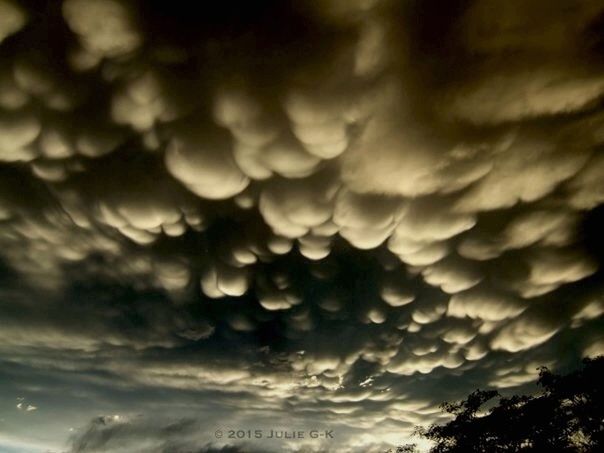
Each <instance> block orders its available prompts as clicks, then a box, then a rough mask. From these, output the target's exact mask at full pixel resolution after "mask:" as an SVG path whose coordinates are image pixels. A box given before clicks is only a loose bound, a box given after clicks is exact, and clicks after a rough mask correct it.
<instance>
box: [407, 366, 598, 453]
mask: <svg viewBox="0 0 604 453" xmlns="http://www.w3.org/2000/svg"><path fill="white" fill-rule="evenodd" d="M602 382H604V357H602V356H600V357H598V358H595V359H584V360H583V367H582V368H581V369H578V370H576V371H574V372H572V373H570V374H567V375H565V376H560V375H556V374H554V373H552V372H551V371H549V370H548V369H547V368H545V367H542V368H540V371H539V379H538V380H537V384H538V385H539V386H540V387H541V392H540V393H538V394H536V395H531V396H525V395H520V396H518V395H516V396H512V397H507V398H503V397H501V396H500V395H499V393H498V392H496V391H492V390H491V391H483V390H476V391H475V392H472V393H471V394H470V395H469V396H468V397H467V399H466V400H464V401H462V402H460V403H444V404H443V405H441V408H442V409H443V410H444V411H445V412H447V413H449V414H451V415H453V416H454V418H453V419H452V420H451V421H449V422H448V423H446V424H444V425H431V426H429V427H428V428H427V429H424V428H417V429H416V432H417V434H419V435H421V436H423V437H425V438H426V439H429V440H431V441H433V442H434V445H433V447H432V448H431V450H430V451H431V452H432V453H444V452H447V453H449V452H451V453H453V452H463V453H471V452H517V451H526V452H530V451H533V452H541V451H549V452H596V451H604V404H603V403H604V391H603V390H602ZM494 398H499V400H498V402H497V404H496V405H494V406H493V407H492V408H491V409H489V410H482V411H481V408H482V407H483V406H484V405H485V403H487V402H489V401H491V400H493V399H494ZM491 402H492V403H494V402H495V401H491ZM399 448H400V447H399ZM403 451H413V450H403Z"/></svg>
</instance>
